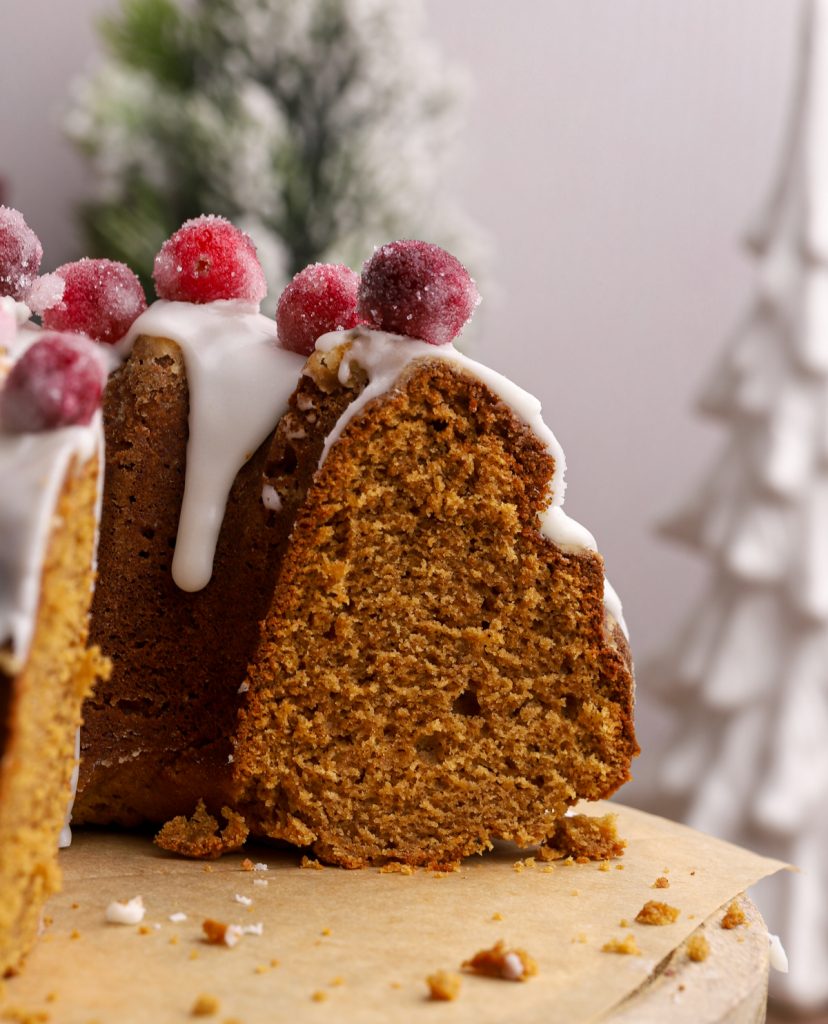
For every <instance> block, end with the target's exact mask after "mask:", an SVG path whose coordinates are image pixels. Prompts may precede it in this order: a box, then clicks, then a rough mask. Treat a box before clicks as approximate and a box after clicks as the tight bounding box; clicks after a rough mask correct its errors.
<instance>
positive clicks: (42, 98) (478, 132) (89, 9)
mask: <svg viewBox="0 0 828 1024" xmlns="http://www.w3.org/2000/svg"><path fill="white" fill-rule="evenodd" d="M115 6H116V3H115V0H72V2H71V3H65V2H55V0H0V38H2V40H3V51H4V55H3V60H2V61H0V176H2V177H5V178H6V179H7V186H8V188H7V193H6V201H7V202H9V203H11V204H12V205H15V206H18V207H19V208H21V209H22V210H23V211H24V213H25V215H26V217H27V219H28V220H29V222H30V223H31V224H32V225H33V227H34V228H35V229H36V230H37V231H38V233H39V234H40V236H41V238H42V240H43V243H44V248H45V249H46V253H47V260H46V262H47V263H48V267H47V269H50V268H51V267H52V266H54V265H57V264H58V263H60V262H62V261H63V260H64V259H67V258H71V257H73V256H74V255H76V251H75V248H74V242H73V225H72V204H73V202H74V201H75V200H76V199H77V198H78V197H79V196H81V195H82V194H83V192H84V188H85V174H84V169H83V166H82V164H81V162H80V161H79V159H78V158H77V156H76V155H75V154H74V153H73V152H72V151H71V150H70V148H69V147H68V145H67V144H66V143H65V142H63V140H62V138H61V135H60V132H59V123H60V119H61V111H62V110H63V109H64V108H65V105H66V102H67V95H68V90H69V83H70V82H71V81H72V79H73V78H74V77H75V76H76V75H77V74H78V73H79V72H80V71H81V70H83V69H86V68H88V67H89V66H90V65H93V64H94V62H95V60H96V57H97V54H96V39H95V34H94V31H93V27H92V21H93V18H94V17H95V16H96V15H98V14H99V13H100V12H102V11H104V10H108V9H112V8H113V7H115ZM798 10H799V2H798V0H578V2H577V3H573V2H572V0H514V2H512V3H504V2H503V0H427V6H426V11H427V22H428V26H429V30H430V32H431V34H432V35H433V36H434V37H435V39H436V40H437V42H438V43H439V45H440V46H441V47H442V49H443V52H444V53H445V56H446V58H447V59H449V60H451V61H453V62H460V63H461V64H464V65H465V66H466V68H467V69H468V71H469V72H470V74H471V76H472V79H473V81H474V83H475V89H474V95H473V98H472V101H471V104H470V108H469V122H468V131H467V134H466V137H465V139H464V142H463V145H464V153H463V157H462V159H461V161H460V163H459V164H458V166H457V167H456V170H455V175H454V180H453V181H452V182H450V183H449V184H450V186H451V187H452V188H453V189H454V190H456V191H457V192H458V193H459V195H460V196H462V197H463V201H464V202H465V204H466V208H467V209H468V212H469V213H470V214H471V215H472V216H473V217H474V218H475V219H476V220H478V221H479V222H481V223H482V224H483V225H484V226H485V227H486V228H487V230H488V231H489V233H490V236H491V239H492V243H493V252H494V265H493V277H494V279H495V280H496V282H497V290H496V293H495V292H494V290H493V292H492V294H490V295H488V296H484V299H486V300H487V301H486V302H485V305H484V306H483V307H481V310H480V314H479V315H483V316H485V323H484V330H483V331H482V332H481V333H482V337H481V339H480V343H479V347H478V349H477V351H476V353H475V354H476V355H477V356H478V358H482V359H483V360H484V361H486V362H489V363H491V364H492V365H494V366H496V367H497V368H498V369H500V370H501V371H503V372H506V373H507V374H508V375H510V376H512V377H513V378H515V379H516V380H517V381H518V382H519V383H521V384H523V385H524V386H525V387H527V388H528V389H529V390H531V391H534V392H535V393H536V394H537V395H538V396H539V397H540V398H541V400H542V402H543V404H544V409H545V413H546V419H547V421H548V422H549V424H550V426H551V427H552V428H553V430H555V432H556V433H557V435H558V438H559V440H560V441H561V442H562V444H563V445H564V448H565V450H566V452H567V456H568V462H569V467H570V468H569V472H568V480H569V490H568V496H567V509H568V511H569V512H570V514H571V515H573V516H574V517H575V518H577V519H580V520H582V521H583V522H584V523H585V524H586V525H587V526H588V527H589V528H590V529H591V530H592V531H593V533H595V535H596V537H597V539H598V542H599V546H600V547H601V550H602V551H603V553H604V555H605V557H606V560H607V566H608V572H609V575H610V578H611V579H612V581H613V583H614V585H615V586H616V589H618V591H619V592H620V594H621V597H622V599H623V601H624V607H625V612H626V615H627V620H628V623H629V625H630V628H631V632H632V637H633V645H634V652H635V654H636V656H637V660H638V661H639V662H642V661H645V660H646V659H647V657H648V656H649V655H651V654H653V653H655V652H656V651H657V650H658V649H659V647H660V645H661V644H662V643H664V642H665V640H667V639H668V638H669V636H670V632H671V630H672V628H673V627H674V626H675V625H676V624H677V623H678V621H679V620H680V619H681V617H682V614H683V613H684V612H685V611H686V610H687V609H688V608H689V606H690V604H691V603H692V598H693V596H694V594H695V593H696V592H697V590H698V588H699V587H700V585H701V580H702V567H701V566H699V565H698V564H697V563H696V562H695V561H694V560H693V559H692V558H690V557H689V556H687V555H685V554H684V553H682V552H681V551H678V550H676V549H675V548H673V547H672V546H670V545H668V544H665V543H662V542H661V541H659V540H657V539H656V538H655V537H654V535H653V529H654V524H655V522H656V521H657V520H658V519H659V518H660V517H663V516H664V515H665V514H666V513H667V512H669V511H671V510H672V509H673V508H674V507H675V506H676V504H677V503H678V502H679V501H680V500H682V499H683V498H684V497H685V495H686V494H687V492H688V489H689V488H690V487H691V486H692V485H693V484H694V483H695V482H696V481H697V479H698V477H699V475H700V473H701V470H702V469H703V467H704V466H706V465H707V462H708V460H709V459H710V458H711V457H712V454H713V452H714V451H715V447H716V445H717V443H718V441H719V434H718V432H717V431H716V429H715V428H713V427H711V426H709V425H706V424H704V423H703V422H701V421H699V420H698V419H696V418H695V417H694V415H693V412H692V405H693V400H694V394H695V392H696V390H697V388H698V386H699V384H700V382H701V380H702V379H703V378H704V376H705V374H706V372H707V371H708V370H709V368H710V365H711V363H712V361H713V359H714V356H715V354H716V353H717V352H718V351H719V350H720V349H721V347H722V346H723V344H724V341H725V337H726V335H727V332H728V331H729V329H730V328H731V326H732V325H733V324H734V322H735V319H736V316H737V314H738V312H739V310H740V308H741V306H742V303H743V302H744V301H745V300H746V298H747V295H748V292H749V289H750V282H751V276H750V275H751V271H752V266H751V264H750V262H749V260H748V259H747V258H746V256H744V255H743V254H742V252H741V251H740V249H739V248H738V240H739V237H740V235H741V234H742V233H743V231H744V229H745V228H746V227H747V226H748V224H749V222H750V220H751V218H752V217H753V215H754V213H755V212H756V210H757V207H758V205H759V203H760V201H761V199H762V197H763V194H764V190H765V187H766V186H767V184H768V183H769V177H770V173H771V170H772V169H773V167H774V164H775V161H776V154H777V149H778V146H779V144H780V137H781V132H782V127H783V124H784V118H785V113H786V109H787V101H788V98H789V96H788V94H789V87H790V84H791V71H792V62H793V57H794V52H795V28H796V15H797V13H798ZM641 704H642V711H643V715H642V720H641V724H642V726H643V729H642V731H643V733H644V735H643V737H642V738H643V740H644V743H645V744H646V743H647V730H648V727H649V728H650V729H652V728H654V725H653V724H652V723H648V719H647V714H646V697H645V700H644V701H642V702H641Z"/></svg>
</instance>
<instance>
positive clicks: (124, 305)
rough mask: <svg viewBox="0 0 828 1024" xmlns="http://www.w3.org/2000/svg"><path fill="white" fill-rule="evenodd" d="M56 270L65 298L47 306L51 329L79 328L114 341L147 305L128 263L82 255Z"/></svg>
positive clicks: (45, 314)
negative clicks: (80, 257)
mask: <svg viewBox="0 0 828 1024" xmlns="http://www.w3.org/2000/svg"><path fill="white" fill-rule="evenodd" d="M55 273H56V274H57V275H58V276H59V277H62V278H63V280H64V282H65V286H64V289H63V296H62V297H61V299H60V300H59V301H58V302H56V303H55V304H54V305H52V306H49V307H48V309H44V310H43V313H42V316H43V326H44V327H47V328H48V329H49V330H50V331H78V332H80V333H83V334H86V335H88V336H89V337H90V338H93V339H94V340H95V341H102V342H105V343H106V344H107V345H113V344H114V343H115V342H116V341H119V340H120V339H121V338H123V336H124V335H125V334H126V332H127V331H128V330H129V329H130V327H131V326H132V323H133V321H134V320H135V319H137V317H139V316H140V315H141V313H143V312H144V310H145V309H146V308H147V300H146V299H145V298H144V290H143V288H142V287H141V282H140V281H139V280H138V278H137V277H136V276H135V274H133V272H132V271H131V270H130V269H129V267H128V266H126V264H124V263H115V262H113V261H112V260H90V259H82V260H78V261H77V262H76V263H64V264H63V266H62V267H58V268H57V270H56V271H55Z"/></svg>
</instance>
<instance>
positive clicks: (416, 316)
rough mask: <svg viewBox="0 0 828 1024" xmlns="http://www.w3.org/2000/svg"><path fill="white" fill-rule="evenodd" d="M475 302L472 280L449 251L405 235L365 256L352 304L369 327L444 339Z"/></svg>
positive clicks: (434, 340)
mask: <svg viewBox="0 0 828 1024" xmlns="http://www.w3.org/2000/svg"><path fill="white" fill-rule="evenodd" d="M479 302H480V296H479V294H478V291H477V286H476V285H475V283H474V280H473V279H472V277H471V276H470V275H469V272H468V271H467V270H466V268H465V267H464V266H463V264H462V263H461V262H460V261H459V260H458V259H456V258H455V257H454V256H452V255H451V253H448V252H446V250H445V249H441V248H440V246H439V245H433V244H431V243H430V242H419V241H416V240H404V241H399V242H389V243H388V244H387V245H383V246H381V247H380V248H379V249H377V250H376V251H375V252H374V254H373V256H371V258H370V259H369V260H367V261H366V263H365V265H364V267H363V268H362V280H361V282H360V288H359V301H358V304H357V309H358V311H359V314H360V316H361V317H362V319H363V320H364V321H365V322H366V323H368V324H370V325H371V326H372V327H378V328H380V329H381V330H383V331H389V332H391V333H393V334H404V335H406V336H407V337H410V338H421V339H422V340H423V341H427V342H430V343H431V344H432V345H445V344H447V343H448V342H450V341H452V339H454V338H455V337H457V335H458V334H459V333H460V331H461V330H462V328H463V326H464V324H465V323H466V322H467V321H468V319H469V318H470V317H471V315H472V313H473V312H474V310H475V307H476V306H477V304H478V303H479Z"/></svg>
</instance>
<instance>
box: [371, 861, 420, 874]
mask: <svg viewBox="0 0 828 1024" xmlns="http://www.w3.org/2000/svg"><path fill="white" fill-rule="evenodd" d="M416 871H417V869H416V868H415V867H413V866H412V865H411V864H401V863H400V862H399V861H398V860H390V861H388V863H387V864H383V865H382V867H380V869H379V873H380V874H381V875H413V874H415V873H416Z"/></svg>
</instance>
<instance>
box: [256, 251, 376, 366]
mask: <svg viewBox="0 0 828 1024" xmlns="http://www.w3.org/2000/svg"><path fill="white" fill-rule="evenodd" d="M358 288H359V274H355V273H354V271H353V270H351V269H350V267H346V266H344V265H343V264H342V263H312V264H311V265H310V266H309V267H305V269H304V270H300V271H299V273H298V274H297V275H296V277H294V279H293V280H292V281H291V282H290V284H289V285H288V286H287V288H285V290H284V291H283V292H282V295H281V297H280V299H279V305H278V306H277V307H276V329H277V331H278V334H279V344H280V345H281V346H282V348H287V349H290V351H291V352H298V353H299V354H300V355H303V356H309V355H310V354H311V352H313V347H314V345H315V344H316V339H317V338H319V337H320V336H321V335H323V334H327V332H328V331H339V330H348V329H349V328H351V327H356V325H357V324H358V323H359V316H358V315H357V310H356V304H357V289H358Z"/></svg>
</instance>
